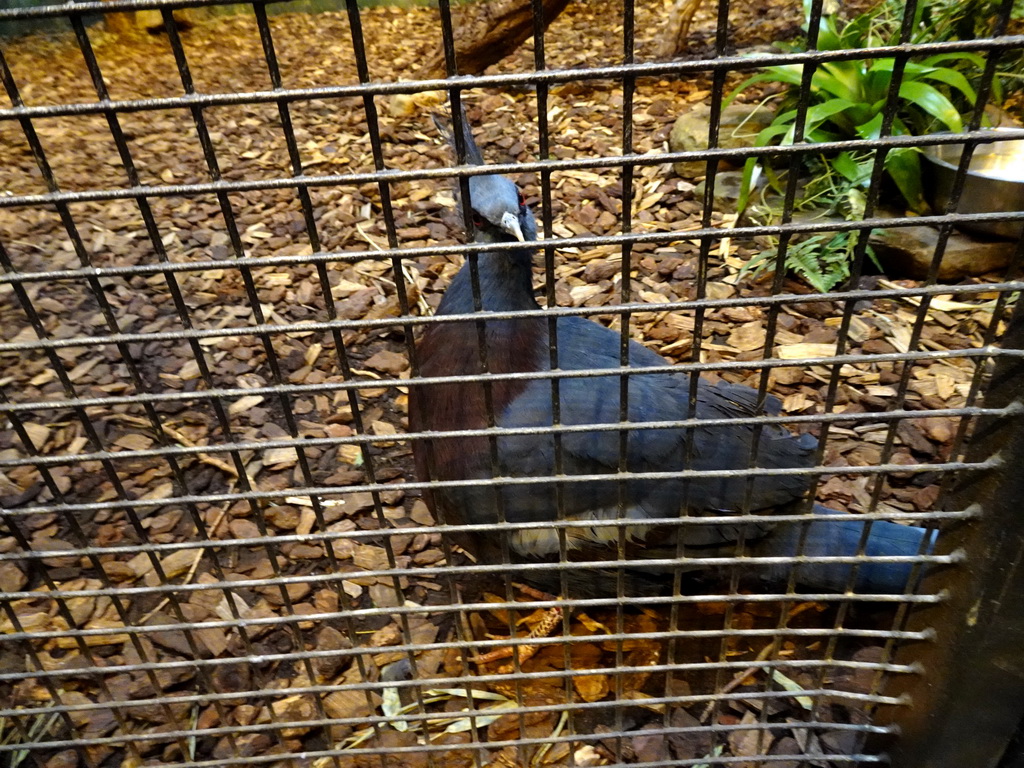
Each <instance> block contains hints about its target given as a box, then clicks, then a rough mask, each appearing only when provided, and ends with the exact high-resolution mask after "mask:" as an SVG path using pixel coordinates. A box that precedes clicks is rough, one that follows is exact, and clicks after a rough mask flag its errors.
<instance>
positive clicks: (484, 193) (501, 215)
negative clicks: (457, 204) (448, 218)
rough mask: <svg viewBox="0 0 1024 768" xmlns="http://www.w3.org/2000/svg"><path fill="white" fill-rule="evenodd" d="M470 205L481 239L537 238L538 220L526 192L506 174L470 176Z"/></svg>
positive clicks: (522, 240) (477, 236)
mask: <svg viewBox="0 0 1024 768" xmlns="http://www.w3.org/2000/svg"><path fill="white" fill-rule="evenodd" d="M469 198H470V207H471V208H472V212H473V228H474V230H475V232H476V234H475V238H474V239H475V240H476V241H477V242H478V243H508V242H515V241H519V242H524V241H528V240H536V239H537V222H536V221H535V220H534V218H533V212H532V211H531V210H530V208H529V206H527V205H526V200H525V199H524V198H523V193H522V192H521V191H520V190H519V188H518V187H517V186H516V185H515V184H514V183H513V182H512V181H511V179H506V178H505V177H504V176H473V177H471V178H470V179H469Z"/></svg>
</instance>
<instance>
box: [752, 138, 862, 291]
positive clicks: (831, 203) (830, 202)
mask: <svg viewBox="0 0 1024 768" xmlns="http://www.w3.org/2000/svg"><path fill="white" fill-rule="evenodd" d="M873 163H874V159H873V157H872V155H871V153H870V152H856V153H853V152H851V153H848V154H847V156H846V158H845V159H844V160H841V161H838V162H837V161H836V158H831V159H829V158H826V157H824V156H823V155H819V156H818V157H816V158H815V159H814V160H812V161H811V168H810V170H811V180H810V181H809V182H808V183H807V185H806V186H805V187H804V189H803V192H802V194H801V196H800V199H799V202H798V205H799V208H800V209H801V210H804V211H811V212H813V213H814V214H815V215H816V216H817V217H818V218H826V217H837V216H842V217H843V218H844V219H845V220H847V221H858V220H861V219H863V218H864V204H865V196H864V191H863V189H864V187H865V186H867V183H868V180H869V179H870V177H871V167H872V165H873ZM840 169H841V170H840ZM774 215H775V214H774V212H772V213H770V214H769V217H770V218H773V217H774ZM863 236H864V233H863V232H861V231H860V230H851V231H846V232H835V233H823V234H816V235H811V236H809V237H806V238H803V239H796V240H794V241H792V242H791V243H790V244H789V246H788V247H787V248H786V267H787V268H788V269H790V270H792V271H793V272H795V273H796V274H798V275H799V276H800V277H802V278H803V279H804V280H806V281H807V282H808V283H809V284H810V285H811V286H812V287H813V288H814V289H815V290H818V291H821V292H823V293H824V292H826V291H830V290H832V289H833V288H834V287H835V286H836V285H839V284H840V283H842V282H844V281H846V280H847V279H848V278H849V277H850V264H851V263H852V262H853V258H854V252H855V249H856V247H857V243H858V242H859V241H860V239H861V237H863ZM865 249H866V253H867V255H868V257H869V258H871V259H872V261H874V262H875V264H876V265H878V261H877V260H876V259H875V253H874V250H873V249H872V248H871V246H869V245H866V246H865ZM778 253H779V250H778V243H777V242H776V244H775V246H774V247H772V248H769V249H767V250H765V251H763V252H761V253H759V254H758V255H757V256H755V257H754V258H752V259H751V260H750V261H749V262H747V263H746V264H745V265H744V267H743V269H742V270H741V271H740V274H741V275H745V274H753V275H758V274H760V273H761V272H764V271H765V270H767V269H770V268H772V267H773V266H774V265H775V262H776V261H777V259H778ZM879 268H880V265H879Z"/></svg>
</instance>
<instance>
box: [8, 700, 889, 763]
mask: <svg viewBox="0 0 1024 768" xmlns="http://www.w3.org/2000/svg"><path fill="white" fill-rule="evenodd" d="M502 713H503V714H512V715H515V714H519V713H516V712H515V711H514V710H502ZM457 714H459V715H462V714H463V713H461V712H460V713H457ZM488 714H489V715H490V716H492V717H493V716H494V713H493V712H492V713H488ZM465 717H467V718H468V717H470V716H465ZM477 717H483V715H479V716H477ZM402 719H404V716H402ZM431 719H432V720H433V721H435V722H436V721H440V722H445V721H450V720H452V719H453V714H451V713H442V714H435V715H433V717H432V718H431ZM324 725H334V723H333V721H322V720H315V721H302V722H296V724H295V725H294V726H293V725H292V724H291V723H283V724H279V725H276V726H271V727H276V728H291V727H317V726H324ZM265 729H266V728H263V729H259V728H255V727H254V726H241V727H240V729H239V732H249V733H252V732H261V730H265ZM794 729H800V730H804V729H806V730H808V731H811V732H813V731H819V730H825V731H827V730H834V731H842V732H854V733H863V734H867V733H880V734H886V733H892V732H893V729H892V728H885V727H880V726H871V725H868V724H859V723H828V722H818V721H815V720H808V721H801V722H800V723H743V724H735V725H731V724H721V723H714V724H711V723H710V724H708V725H707V726H701V727H700V728H699V729H696V728H693V727H690V728H686V727H671V726H667V727H660V728H644V735H645V736H671V735H674V734H686V733H696V732H710V733H716V734H718V733H721V734H729V733H734V732H737V731H753V732H758V731H763V732H766V733H770V732H773V731H792V730H794ZM208 730H216V731H217V732H216V733H214V734H212V735H218V734H219V733H222V732H228V731H227V730H226V729H208ZM188 733H191V731H187V732H178V731H162V732H161V734H160V735H161V736H166V737H167V740H168V741H170V740H171V739H172V738H176V737H180V736H182V734H188ZM609 737H610V736H609V734H607V733H601V734H598V735H592V736H584V735H579V734H573V735H568V736H561V735H559V736H555V735H553V736H552V738H551V739H539V738H524V739H522V740H518V739H517V740H515V741H505V742H494V741H487V742H486V745H487V746H489V748H494V746H496V745H497V746H503V745H520V744H522V745H526V744H531V745H543V744H548V743H583V742H587V741H595V740H598V739H607V738H609ZM156 738H158V736H153V737H151V739H156ZM151 739H141V738H133V739H126V740H136V741H142V740H151ZM97 740H98V739H97ZM72 743H78V742H72ZM89 743H90V744H92V743H94V741H92V740H90V741H89ZM106 743H110V742H109V741H108V742H106ZM39 745H40V746H47V748H52V746H63V745H67V744H65V743H62V742H52V741H46V742H39ZM476 745H482V744H476ZM26 746H27V744H20V745H19V746H11V748H9V749H5V748H2V746H0V753H2V752H5V751H6V752H10V751H14V750H16V749H25V748H26ZM473 746H474V743H472V742H470V743H458V744H451V743H450V744H446V745H443V746H438V748H436V749H434V750H433V751H434V752H439V753H447V752H451V751H455V750H466V749H472V748H473ZM407 752H413V750H410V749H407ZM340 754H342V755H345V754H349V753H348V751H342V752H341V753H340ZM364 754H365V753H364ZM788 757H791V758H792V757H800V756H788ZM161 765H166V764H165V763H161ZM189 765H193V763H189ZM631 765H634V764H631ZM670 765H672V766H678V765H681V764H680V763H677V762H673V763H671V764H670Z"/></svg>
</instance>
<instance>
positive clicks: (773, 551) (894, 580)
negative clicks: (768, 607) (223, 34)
mask: <svg viewBox="0 0 1024 768" xmlns="http://www.w3.org/2000/svg"><path fill="white" fill-rule="evenodd" d="M814 514H815V515H819V516H820V517H821V520H815V521H813V522H811V523H809V524H802V523H780V524H779V525H778V526H776V527H775V529H774V530H773V531H772V532H771V533H770V534H769V535H768V536H766V537H765V538H764V539H762V540H761V541H759V542H757V543H756V544H754V545H753V546H752V550H753V551H752V552H751V554H753V555H754V556H760V557H795V556H797V555H798V554H801V555H805V556H807V557H853V556H856V555H858V554H860V553H861V550H860V542H861V538H862V536H863V533H864V528H865V526H866V525H867V524H868V521H867V520H864V519H860V518H858V517H857V516H856V515H849V514H846V513H844V512H839V511H837V510H834V509H829V508H828V507H823V506H821V505H820V504H815V505H814ZM803 525H807V535H806V539H805V540H804V545H803V548H802V549H800V550H799V552H798V548H799V544H800V538H801V533H802V527H803ZM935 534H936V531H929V530H927V529H925V528H919V527H917V526H912V525H899V524H898V523H889V522H886V521H884V520H875V521H874V522H873V523H872V524H871V529H870V531H869V532H868V538H867V542H866V543H865V545H864V549H863V554H864V555H866V556H867V557H868V558H882V557H913V556H916V555H921V554H929V553H930V552H931V551H932V548H933V547H934V545H935ZM913 565H914V564H913V563H911V562H885V561H878V560H861V561H860V562H859V563H858V564H857V566H856V567H857V575H856V579H855V581H854V583H853V585H852V586H853V589H854V591H856V592H863V593H872V594H902V593H903V592H905V591H906V590H907V589H909V588H911V587H913V586H914V585H913V584H911V583H910V580H911V576H912V575H913ZM793 567H794V566H793V565H792V564H791V563H785V564H780V565H773V566H770V567H768V568H767V569H764V570H763V571H760V570H759V573H761V574H762V576H763V578H765V579H767V580H768V581H771V582H773V583H777V582H785V581H786V580H787V579H788V577H789V573H790V569H791V568H793ZM796 567H798V569H799V570H798V571H797V575H796V581H797V583H798V584H800V585H802V586H803V587H804V588H805V589H806V588H811V589H814V590H822V591H839V592H842V591H843V590H845V589H846V588H847V586H848V585H849V581H850V577H851V573H852V571H853V568H854V567H855V566H854V564H853V563H802V564H800V565H799V566H796Z"/></svg>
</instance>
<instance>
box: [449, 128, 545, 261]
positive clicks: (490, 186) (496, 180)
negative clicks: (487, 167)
mask: <svg viewBox="0 0 1024 768" xmlns="http://www.w3.org/2000/svg"><path fill="white" fill-rule="evenodd" d="M461 116H462V119H461V121H460V122H461V124H462V137H463V145H464V148H465V157H466V162H467V163H468V164H469V165H483V164H484V157H483V154H482V153H481V152H480V148H479V147H478V146H477V144H476V140H475V139H474V138H473V132H472V131H471V130H470V129H469V119H468V118H467V117H466V112H465V110H463V111H462V115H461ZM433 117H434V125H436V126H437V129H438V130H439V131H440V133H441V135H442V136H443V137H444V138H445V140H446V141H447V142H448V144H449V145H450V146H451V147H452V149H455V138H454V135H453V133H452V124H451V118H449V117H448V116H447V115H443V114H438V113H435V114H434V116H433ZM469 198H470V208H471V210H472V215H473V228H474V230H475V233H474V237H473V239H474V240H475V241H476V242H478V243H509V242H517V241H518V242H526V241H530V240H536V239H537V222H536V220H535V219H534V218H533V212H532V211H530V209H529V207H528V206H527V205H526V201H525V200H524V199H523V193H522V192H520V191H519V188H518V187H517V186H516V185H515V183H514V182H513V181H512V180H511V179H507V178H505V177H504V176H498V175H490V174H488V175H484V176H471V177H470V178H469Z"/></svg>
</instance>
